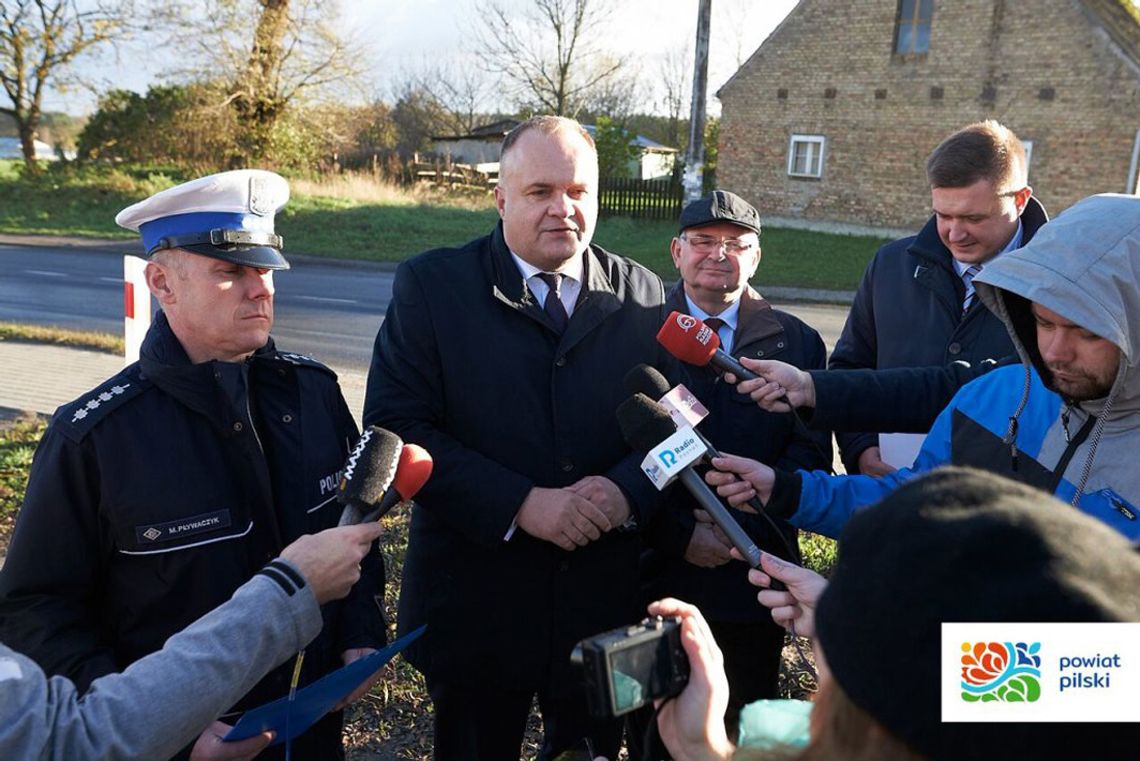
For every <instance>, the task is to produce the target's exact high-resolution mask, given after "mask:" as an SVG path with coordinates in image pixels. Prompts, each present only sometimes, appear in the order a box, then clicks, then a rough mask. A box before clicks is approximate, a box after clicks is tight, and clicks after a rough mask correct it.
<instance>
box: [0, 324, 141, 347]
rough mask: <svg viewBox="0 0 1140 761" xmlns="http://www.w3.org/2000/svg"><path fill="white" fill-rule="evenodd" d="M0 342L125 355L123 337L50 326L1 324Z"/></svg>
mask: <svg viewBox="0 0 1140 761" xmlns="http://www.w3.org/2000/svg"><path fill="white" fill-rule="evenodd" d="M0 341H34V342H35V343H47V344H58V345H60V346H74V347H76V348H80V349H94V350H95V351H104V352H107V353H108V354H122V353H123V338H122V336H117V335H113V334H111V333H95V332H92V331H87V330H70V329H68V328H56V327H52V326H50V325H25V324H23V323H17V322H0Z"/></svg>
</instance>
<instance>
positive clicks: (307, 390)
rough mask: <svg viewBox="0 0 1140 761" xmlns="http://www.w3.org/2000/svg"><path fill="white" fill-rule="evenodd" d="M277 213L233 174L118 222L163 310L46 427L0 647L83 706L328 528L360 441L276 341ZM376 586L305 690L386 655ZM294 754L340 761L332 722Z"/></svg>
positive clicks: (274, 195)
mask: <svg viewBox="0 0 1140 761" xmlns="http://www.w3.org/2000/svg"><path fill="white" fill-rule="evenodd" d="M288 197H289V187H288V185H287V184H286V182H285V180H284V179H282V178H281V177H279V176H278V175H276V174H273V173H272V172H265V171H259V170H240V171H234V172H224V173H222V174H217V175H212V176H210V177H204V178H202V179H199V180H195V181H193V182H188V183H185V184H183V185H179V186H177V187H173V188H170V189H168V190H165V191H162V192H161V193H158V194H156V195H154V196H152V197H150V198H148V199H146V200H144V201H141V202H140V203H137V204H135V205H133V206H131V207H129V208H127V209H124V210H123V211H122V212H121V213H120V214H119V215H118V217H116V221H117V222H118V223H119V224H120V225H122V226H123V227H126V228H128V229H131V230H137V231H138V232H139V233H140V234H141V235H142V238H143V242H144V244H145V247H146V254H147V258H148V259H149V262H148V264H147V267H146V280H147V285H148V286H149V288H150V291H151V293H152V294H153V295H154V297H155V298H156V299H157V300H158V303H159V306H160V307H161V311H160V312H159V313H158V314H157V315H156V317H155V320H154V323H153V325H152V326H151V328H150V331H149V332H148V333H147V335H146V338H145V339H144V341H143V345H142V348H141V351H140V358H139V361H138V362H136V363H134V364H131V365H129V366H128V367H126V368H125V369H124V370H123V371H122V372H121V373H119V374H118V375H116V376H114V377H113V378H111V379H110V380H108V381H106V382H105V383H103V384H102V385H101V386H99V387H98V388H96V389H94V390H92V391H91V392H90V393H87V394H84V395H83V396H82V397H80V398H79V399H77V400H76V401H74V402H72V403H70V404H67V405H65V406H63V407H61V408H60V409H59V410H57V411H56V413H55V416H54V417H53V419H52V423H51V425H50V426H49V427H48V430H47V431H46V432H45V434H44V438H43V440H42V441H41V442H40V446H39V449H38V450H37V452H36V457H35V461H34V463H33V466H32V471H31V474H30V477H29V481H28V490H27V496H26V499H25V501H24V506H23V509H22V510H21V511H20V515H19V518H18V520H17V524H16V529H15V533H14V535H13V538H12V542H11V545H10V547H9V551H8V557H7V561H6V563H5V565H4V568H3V570H2V571H0V640H2V641H4V642H5V643H6V644H7V645H9V646H11V647H13V648H14V649H16V650H19V651H22V652H24V653H25V654H27V655H28V656H30V657H32V658H34V659H35V660H36V661H37V662H38V663H39V664H40V665H41V666H42V667H43V669H44V670H45V671H46V672H47V673H48V674H60V675H63V676H66V677H68V678H70V679H72V680H73V681H74V682H75V683H76V684H77V685H78V686H79V689H81V690H84V689H86V688H87V686H88V685H90V684H91V682H92V681H93V680H94V679H96V678H97V677H100V676H102V675H104V674H107V673H110V672H115V671H121V670H122V669H123V668H125V667H126V666H128V665H129V664H131V663H132V662H134V661H136V660H138V659H139V658H141V657H143V656H144V655H147V654H148V653H151V652H154V651H155V650H158V649H160V648H161V647H162V645H163V643H164V642H165V640H166V639H167V637H169V636H170V635H172V634H174V633H175V632H178V631H180V630H181V629H183V628H184V627H185V626H186V625H188V624H189V623H190V622H192V621H194V620H195V619H196V618H198V617H199V616H201V615H202V614H203V613H205V612H207V611H209V610H210V609H212V608H214V607H216V606H217V605H219V604H221V603H222V602H224V601H225V600H227V599H229V597H230V596H231V595H232V594H233V592H234V590H235V589H236V588H237V587H238V586H239V585H240V584H242V583H243V582H244V581H246V580H247V579H249V578H250V577H251V576H253V575H254V574H255V573H256V572H257V571H258V570H259V569H260V568H261V567H262V566H263V565H264V564H265V563H266V561H267V560H269V559H271V558H273V557H275V556H276V555H277V554H278V553H279V552H280V551H281V549H282V548H283V547H284V546H285V545H286V544H288V543H289V542H290V541H292V540H293V539H296V538H297V537H298V536H301V535H302V534H310V533H315V532H317V531H320V530H322V529H324V528H328V527H331V526H335V525H336V524H337V521H338V519H339V515H340V510H339V508H338V506H337V502H336V500H335V486H329V484H335V483H336V481H337V478H336V476H337V475H338V473H339V471H340V470H341V467H342V464H343V463H344V460H345V457H346V455H347V453H348V451H349V447H350V446H351V445H352V444H353V442H354V441H355V439H356V437H357V428H356V424H355V422H354V421H353V419H352V416H351V415H350V413H349V411H348V408H347V406H346V405H345V402H344V399H343V398H342V396H341V393H340V389H339V387H338V385H337V381H336V375H335V374H334V373H333V372H332V371H331V370H329V369H328V368H327V367H325V366H324V365H322V364H320V363H319V362H316V361H314V360H312V359H309V358H308V357H304V356H300V355H297V354H290V353H286V352H281V351H278V350H277V348H276V347H275V346H274V343H273V339H272V338H271V337H270V335H269V331H270V329H271V327H272V325H273V293H274V287H273V272H274V270H280V269H286V268H288V266H289V263H288V262H287V261H286V260H285V258H284V257H283V256H282V255H281V239H280V238H279V237H278V236H277V235H276V234H275V233H274V230H273V217H274V214H275V212H276V211H277V210H278V209H280V208H281V207H282V206H284V204H285V202H286V201H287V200H288ZM383 584H384V570H383V563H382V559H381V558H380V557H379V555H378V553H376V552H372V553H370V554H369V556H368V557H367V558H366V560H365V561H364V567H363V573H362V577H361V580H360V582H359V583H358V584H357V585H356V587H355V588H354V590H353V591H352V593H351V594H350V596H349V597H348V598H347V599H346V600H345V601H344V602H343V603H336V604H331V605H327V606H325V608H324V609H323V611H322V613H323V616H324V627H323V630H322V632H321V634H320V636H319V637H318V638H317V639H316V640H315V641H314V642H313V643H312V644H310V645H309V646H308V648H306V650H305V657H304V659H303V668H302V674H301V683H302V684H304V683H307V682H310V681H312V680H314V679H315V678H317V677H319V676H322V675H323V674H326V673H328V672H329V671H331V670H333V669H335V668H337V667H338V666H340V665H342V664H343V663H344V662H346V661H349V660H355V659H356V658H359V657H361V656H362V655H364V654H366V653H367V652H370V651H371V649H372V648H376V647H378V646H380V645H382V644H383V642H384V639H385V627H384V621H383V615H382V611H381V609H380V606H379V603H378V601H379V599H380V598H381V595H382V591H383ZM292 672H293V663H292V662H289V663H287V664H284V665H282V666H281V667H279V668H278V669H276V670H275V671H273V672H271V673H270V674H269V675H268V676H267V677H266V678H265V679H264V680H262V682H261V683H259V684H258V685H257V686H256V687H255V688H254V689H253V690H252V691H250V692H249V693H248V694H247V695H246V696H245V698H243V699H242V700H241V701H240V702H239V703H238V704H237V705H236V706H234V708H233V710H232V712H231V713H229V714H226V715H225V716H224V717H223V719H224V720H226V721H228V722H230V723H232V722H233V720H234V719H235V718H236V717H237V715H238V714H240V713H241V712H242V711H244V710H247V709H249V708H252V707H255V706H257V705H260V704H262V703H264V702H267V701H269V700H274V699H276V698H280V697H282V696H284V695H286V694H287V693H288V691H289V684H290V677H291V675H292ZM186 678H187V679H194V678H195V675H194V674H187V675H186ZM214 747H221V748H223V749H224V746H214ZM271 750H273V751H277V750H279V748H274V749H271ZM293 751H294V753H295V756H296V757H297V758H305V759H310V758H340V757H343V749H342V747H341V714H340V713H339V712H335V713H331V714H329V715H327V716H325V717H324V718H323V719H321V720H320V721H319V722H318V723H317V724H316V725H315V726H314V727H312V728H311V729H310V730H309V731H308V732H306V733H305V734H303V735H301V737H299V738H297V739H296V740H294V743H293Z"/></svg>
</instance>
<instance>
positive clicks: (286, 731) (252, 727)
mask: <svg viewBox="0 0 1140 761" xmlns="http://www.w3.org/2000/svg"><path fill="white" fill-rule="evenodd" d="M425 628H427V627H426V626H421V627H420V628H418V629H416V630H415V631H413V632H409V633H407V634H405V635H404V636H403V637H400V638H399V639H398V640H396V641H395V642H393V643H392V644H390V645H388V646H387V647H386V648H384V649H383V650H378V651H376V652H375V653H372V655H369V656H366V657H364V658H361V659H360V660H358V661H353V662H352V663H350V664H348V665H347V666H345V667H344V668H340V669H337V670H336V671H334V672H332V673H331V674H328V675H327V676H323V677H321V678H320V679H318V680H317V681H315V682H313V683H312V684H310V685H307V686H306V687H304V688H302V689H299V690H297V693H296V695H294V697H293V700H289V697H288V696H285V697H283V698H280V699H278V700H274V701H273V702H272V703H266V704H265V705H263V706H258V707H257V708H254V709H252V710H249V711H246V712H245V715H244V716H242V717H241V719H240V720H239V721H238V723H237V724H235V725H234V728H233V729H231V730H230V731H229V733H228V734H227V735H226V736H225V737H224V738H222V739H223V740H225V741H226V742H234V741H237V740H245V739H246V738H248V737H253V736H255V735H259V734H261V733H262V732H266V731H269V730H272V731H273V732H275V733H276V734H277V736H276V737H275V738H274V739H273V742H272V743H270V745H277V744H278V743H282V742H285V741H286V740H291V739H293V738H294V737H297V736H298V735H300V734H301V733H302V732H304V731H305V730H306V729H308V728H309V727H311V726H313V724H315V723H316V722H317V720H318V719H320V718H321V717H322V716H324V715H325V714H326V713H328V712H329V709H331V708H332V707H333V706H334V705H336V704H337V703H338V702H339V701H340V700H341V699H342V698H343V697H344V696H345V695H348V694H349V693H350V692H352V691H353V690H355V689H356V688H357V687H359V686H360V685H361V684H362V683H363V682H364V680H366V679H367V678H368V677H370V676H372V674H374V673H375V672H376V670H377V669H379V668H380V667H381V666H383V665H384V664H385V663H387V662H388V661H390V660H392V657H393V656H394V655H396V653H398V652H400V651H401V650H403V649H404V648H405V647H407V646H408V645H409V644H411V643H412V642H413V641H414V640H415V639H416V638H417V637H419V636H420V635H421V634H423V633H424V629H425Z"/></svg>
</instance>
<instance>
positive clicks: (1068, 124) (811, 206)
mask: <svg viewBox="0 0 1140 761" xmlns="http://www.w3.org/2000/svg"><path fill="white" fill-rule="evenodd" d="M896 8H897V0H858V1H857V2H851V3H846V2H842V3H841V2H834V0H802V1H801V3H800V5H799V6H798V7H797V8H796V9H795V10H794V11H792V13H791V14H790V15H789V16H788V18H787V19H786V20H785V21H784V23H783V24H782V25H781V26H780V27H779V28H778V29H777V31H776V32H775V33H774V34H773V35H772V36H771V37H770V38H769V39H768V40H767V41H766V42H765V43H764V45H763V46H761V48H760V49H759V50H758V51H757V52H756V54H754V55H753V56H752V58H751V59H750V60H749V61H748V62H747V63H746V64H745V65H744V66H743V67H742V68H741V69H740V71H739V72H737V74H736V75H735V76H734V78H733V79H732V80H730V81H729V82H728V83H727V84H726V85H725V86H724V87H723V88H722V89H721V91H720V93H719V95H720V99H721V102H722V117H721V129H720V158H719V165H718V168H717V173H718V178H719V179H718V183H719V185H720V186H721V187H722V188H725V189H729V190H733V191H735V192H738V193H740V194H742V195H744V196H745V197H746V198H748V199H749V200H751V201H752V202H753V203H755V204H756V206H757V207H758V208H759V209H760V212H761V214H764V215H772V216H786V217H799V218H804V219H811V220H834V221H841V222H847V223H854V224H864V225H879V226H894V227H909V228H917V227H918V226H920V225H921V224H922V223H923V222H924V221H925V219H926V218H927V217H928V215H929V213H930V211H929V210H930V192H929V187H928V185H927V183H926V177H925V173H924V170H923V164H924V162H925V160H926V156H927V154H929V152H930V151H931V150H932V149H933V148H934V147H935V146H936V145H937V144H938V143H939V142H940V141H941V140H942V138H944V137H945V136H946V135H948V134H949V133H951V132H953V131H954V130H956V129H957V128H959V127H961V126H964V125H965V124H968V123H970V122H973V121H978V120H980V119H986V118H994V119H998V120H999V121H1001V122H1003V123H1004V124H1005V125H1006V126H1008V127H1010V128H1011V129H1012V130H1014V131H1015V132H1016V133H1017V134H1018V135H1019V136H1020V137H1021V138H1022V139H1025V140H1032V141H1033V158H1032V163H1031V165H1030V170H1029V180H1030V184H1031V185H1032V186H1033V188H1034V193H1035V195H1036V196H1037V197H1038V198H1039V199H1041V201H1042V202H1043V203H1044V204H1045V206H1046V208H1047V209H1049V211H1050V213H1051V214H1054V215H1055V214H1056V213H1058V212H1060V211H1061V210H1062V209H1064V208H1065V207H1067V206H1069V205H1071V204H1073V203H1074V202H1076V201H1077V200H1079V199H1080V198H1083V197H1084V196H1087V195H1091V194H1093V193H1101V192H1117V193H1122V192H1125V191H1126V189H1127V186H1128V172H1129V166H1130V162H1131V157H1132V148H1133V142H1134V139H1135V136H1136V131H1137V129H1138V128H1140V67H1138V66H1137V65H1136V63H1135V62H1134V61H1133V59H1132V58H1130V57H1129V56H1128V55H1126V54H1124V53H1122V52H1121V50H1120V48H1119V47H1117V45H1116V44H1115V43H1113V42H1112V41H1111V39H1110V37H1109V36H1108V34H1106V33H1105V32H1104V30H1103V29H1102V28H1101V27H1100V26H1099V25H1098V24H1097V22H1096V20H1095V18H1094V16H1093V12H1092V10H1090V9H1089V8H1088V7H1086V5H1085V4H1084V3H1082V2H1081V0H941V1H940V2H938V3H936V5H935V12H934V19H933V23H932V26H931V38H930V50H929V53H928V54H927V55H925V56H919V57H916V58H915V59H913V60H900V59H899V58H898V57H896V56H894V55H893V54H892V45H893V42H894V19H895V12H896ZM933 88H940V91H941V97H932V95H931V92H932V89H933ZM1050 91H1051V92H1050ZM793 133H798V134H822V135H824V136H826V138H827V148H826V153H825V159H824V160H825V163H824V171H823V177H822V178H821V179H804V178H793V177H788V176H787V154H788V147H789V139H790V137H791V135H792V134H793Z"/></svg>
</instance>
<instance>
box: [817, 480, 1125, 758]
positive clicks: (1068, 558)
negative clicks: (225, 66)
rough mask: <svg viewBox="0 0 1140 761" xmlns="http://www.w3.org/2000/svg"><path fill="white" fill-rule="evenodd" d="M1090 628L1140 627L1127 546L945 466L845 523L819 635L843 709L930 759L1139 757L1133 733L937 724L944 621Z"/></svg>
mask: <svg viewBox="0 0 1140 761" xmlns="http://www.w3.org/2000/svg"><path fill="white" fill-rule="evenodd" d="M1093 621H1140V555H1138V554H1137V553H1136V552H1134V551H1133V549H1132V546H1131V545H1130V544H1129V543H1128V541H1127V540H1126V539H1125V538H1124V537H1123V536H1121V535H1120V534H1118V533H1117V532H1115V531H1113V530H1112V529H1110V528H1108V527H1107V526H1106V525H1104V524H1102V523H1101V522H1099V521H1097V520H1095V519H1093V518H1091V517H1089V516H1086V515H1084V514H1083V513H1081V512H1079V511H1078V510H1076V509H1074V508H1073V507H1071V506H1069V505H1066V504H1063V503H1061V502H1059V501H1057V500H1056V499H1054V498H1053V497H1051V496H1049V495H1047V494H1045V493H1043V492H1040V491H1037V490H1035V489H1032V488H1031V487H1028V486H1025V485H1023V484H1018V483H1014V482H1013V481H1009V480H1007V479H1004V478H1001V477H999V476H995V475H992V474H988V473H983V472H980V471H975V470H969V469H965V468H943V469H940V470H936V471H933V472H932V473H930V474H928V475H926V476H923V477H921V478H918V479H915V480H913V481H911V482H909V483H906V484H904V485H903V486H901V487H900V488H899V489H897V490H896V491H895V492H893V493H892V494H891V495H890V496H888V497H887V498H886V499H884V500H883V501H882V502H881V503H879V504H878V505H875V506H874V507H871V508H868V509H866V510H864V511H862V512H860V513H858V514H856V515H855V516H854V517H853V518H852V519H851V521H850V522H849V523H848V525H847V527H846V529H845V531H844V532H843V535H842V537H841V538H840V540H839V558H838V562H837V564H836V567H835V572H834V574H833V575H832V578H831V581H830V584H829V585H828V587H827V590H826V591H825V592H824V594H823V597H822V598H821V599H820V601H819V607H818V610H817V612H816V632H817V634H818V638H819V643H820V645H821V646H822V648H823V653H824V656H825V658H826V660H827V663H828V666H829V667H830V670H831V672H832V675H833V677H834V678H835V680H836V681H837V682H838V683H839V685H840V686H841V687H842V688H843V690H844V692H845V693H846V694H847V695H848V696H849V697H850V698H851V700H852V701H853V702H854V703H855V704H856V705H858V706H859V707H860V708H862V709H863V710H864V711H866V712H867V713H869V714H870V715H871V716H873V717H874V718H875V719H876V720H877V721H878V722H879V723H881V724H882V725H883V726H885V727H886V728H887V729H888V730H889V731H890V732H891V733H892V734H894V735H895V736H897V737H899V738H900V739H902V740H903V741H904V742H906V743H907V744H908V745H910V746H911V747H912V748H913V749H914V750H916V751H918V752H920V753H921V754H923V755H925V756H927V757H929V758H931V759H935V760H937V761H941V759H982V758H986V759H989V758H1055V757H1057V756H1056V755H1055V754H1056V752H1057V751H1058V749H1064V748H1068V752H1069V753H1077V755H1078V756H1079V755H1081V754H1082V752H1083V751H1081V750H1078V749H1080V748H1084V749H1085V750H1087V751H1089V752H1090V753H1093V754H1094V755H1095V757H1096V758H1098V759H1106V758H1132V759H1134V758H1140V723H1132V724H1076V723H1073V724H1044V723H1033V724H1028V723H1026V724H998V723H993V724H986V723H972V724H959V723H946V724H943V723H942V721H941V696H940V676H941V673H940V671H941V660H940V657H939V653H940V641H941V627H940V625H941V624H942V622H981V623H984V622H1029V623H1037V622H1093ZM1066 743H1067V744H1068V745H1066ZM1062 752H1064V751H1062Z"/></svg>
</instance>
